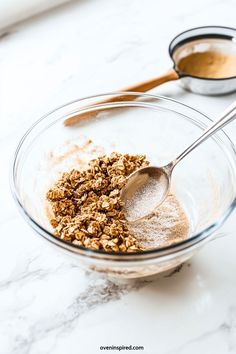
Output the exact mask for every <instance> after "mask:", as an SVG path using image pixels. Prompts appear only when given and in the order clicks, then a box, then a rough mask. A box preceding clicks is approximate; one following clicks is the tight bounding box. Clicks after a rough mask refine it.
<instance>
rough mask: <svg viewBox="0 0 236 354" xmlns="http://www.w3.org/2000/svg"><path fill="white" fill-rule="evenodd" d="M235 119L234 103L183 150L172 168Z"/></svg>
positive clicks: (235, 102)
mask: <svg viewBox="0 0 236 354" xmlns="http://www.w3.org/2000/svg"><path fill="white" fill-rule="evenodd" d="M235 118H236V101H234V102H233V103H232V104H231V105H230V106H229V107H228V108H226V110H225V111H224V112H223V113H222V114H221V115H220V117H219V118H218V119H216V120H215V121H214V122H212V124H211V125H210V126H209V127H208V128H207V129H206V130H205V131H204V132H203V134H202V135H200V136H199V138H198V139H197V140H195V142H194V143H192V144H191V145H190V146H189V147H188V148H187V149H186V150H184V151H183V152H182V153H181V154H180V155H179V156H178V157H177V158H176V159H175V161H174V162H173V166H172V167H174V166H175V165H176V164H177V163H178V162H179V161H181V160H182V159H183V158H184V157H185V156H186V155H188V154H189V153H190V152H191V151H193V150H194V149H195V148H196V147H197V146H199V145H200V144H201V143H203V142H204V141H205V140H206V139H208V138H209V137H210V136H212V135H213V134H214V133H216V132H217V131H218V130H219V129H222V128H223V127H224V126H225V125H227V124H228V123H230V122H232V121H233V120H234V119H235Z"/></svg>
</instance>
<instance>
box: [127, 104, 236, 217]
mask: <svg viewBox="0 0 236 354" xmlns="http://www.w3.org/2000/svg"><path fill="white" fill-rule="evenodd" d="M235 118H236V101H235V102H233V103H232V104H231V105H230V106H229V107H228V108H227V109H226V110H225V111H224V112H223V113H222V114H221V115H220V117H219V118H218V119H217V120H215V121H214V122H213V123H212V124H211V125H210V126H209V127H208V128H207V129H206V130H205V131H204V132H203V134H202V135H200V137H199V138H198V139H197V140H196V141H195V142H193V143H192V144H191V145H190V146H189V147H188V148H187V149H185V150H184V151H183V152H182V153H181V154H180V155H179V156H178V157H177V158H176V159H175V160H173V161H172V162H170V163H168V165H166V166H163V167H157V166H148V167H143V168H140V169H138V170H137V171H135V172H133V173H132V174H131V175H130V176H129V177H128V178H127V183H126V184H125V186H124V188H123V189H122V191H121V199H122V201H123V202H124V211H125V214H126V217H127V219H128V220H129V221H135V220H139V219H142V218H143V217H146V216H148V215H150V214H152V213H153V211H154V209H156V207H157V206H159V205H160V204H161V203H162V202H163V201H164V199H165V198H166V196H167V194H168V192H169V189H170V184H171V175H172V172H173V169H174V168H175V166H176V165H177V164H178V163H179V162H180V161H181V160H182V159H183V158H184V157H185V156H187V155H188V154H189V153H190V152H191V151H193V150H194V149H195V148H196V147H197V146H199V145H200V144H201V143H203V142H204V141H205V140H206V139H208V138H209V137H211V136H212V135H213V134H214V133H216V132H217V131H218V130H219V129H222V128H223V127H224V126H225V125H226V124H228V123H230V122H231V121H233V120H234V119H235Z"/></svg>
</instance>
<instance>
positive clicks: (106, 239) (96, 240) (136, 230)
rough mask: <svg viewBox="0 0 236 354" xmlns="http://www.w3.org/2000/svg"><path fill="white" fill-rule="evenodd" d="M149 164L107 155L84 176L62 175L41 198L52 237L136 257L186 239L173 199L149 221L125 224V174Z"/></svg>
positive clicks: (92, 163) (179, 210) (185, 222)
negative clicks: (48, 212) (46, 206)
mask: <svg viewBox="0 0 236 354" xmlns="http://www.w3.org/2000/svg"><path fill="white" fill-rule="evenodd" d="M148 164H149V162H148V161H147V160H146V158H145V156H143V155H134V156H132V155H128V154H126V155H122V154H119V153H112V154H111V155H110V156H101V157H99V158H96V159H94V160H91V161H90V162H89V167H88V169H86V170H84V171H78V170H72V171H70V172H67V173H64V174H63V175H62V177H61V178H60V179H59V180H58V181H57V182H56V183H55V184H54V185H53V187H52V188H51V189H50V190H49V191H48V192H47V195H46V197H47V200H48V202H49V206H50V208H51V215H53V217H52V218H50V222H51V225H52V226H53V228H54V233H55V235H56V236H57V237H59V238H61V239H63V240H65V241H68V242H72V243H73V244H75V245H79V246H84V247H87V248H91V249H96V250H99V249H100V250H105V251H107V252H139V251H141V250H144V249H150V248H156V247H163V246H165V245H166V244H167V243H168V242H169V243H173V242H178V241H180V240H182V239H185V238H187V235H188V230H189V223H188V220H187V217H186V215H185V213H184V211H183V209H182V208H181V206H180V205H179V203H178V201H177V200H176V198H175V197H174V196H173V195H170V196H168V197H167V199H166V201H165V202H164V203H163V204H162V205H161V206H160V207H159V208H158V209H157V210H156V211H155V213H154V215H153V216H152V217H151V218H146V219H144V220H142V221H137V222H136V223H133V224H132V225H131V224H129V223H128V221H127V220H126V218H125V215H124V212H123V203H122V201H121V198H120V192H121V189H122V188H123V186H124V184H125V181H126V177H127V176H128V175H129V174H131V173H132V172H134V171H135V170H137V169H139V168H140V167H144V166H147V165H148Z"/></svg>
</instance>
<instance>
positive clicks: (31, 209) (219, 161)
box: [11, 93, 236, 278]
mask: <svg viewBox="0 0 236 354" xmlns="http://www.w3.org/2000/svg"><path fill="white" fill-rule="evenodd" d="M119 95H120V93H115V94H106V95H100V96H93V97H88V98H84V99H81V100H77V101H74V102H71V103H69V104H67V105H64V106H62V107H59V108H57V109H55V110H54V111H52V112H50V113H49V114H47V115H45V116H44V117H42V118H41V119H39V120H38V121H37V122H36V123H35V124H34V125H33V126H32V127H31V128H30V129H29V130H28V131H27V132H26V134H25V135H24V136H23V138H22V139H21V141H20V143H19V145H18V147H17V150H16V153H15V158H14V163H13V166H12V173H11V184H12V191H13V195H14V198H15V200H16V203H17V205H18V206H19V209H20V211H21V212H22V215H23V216H24V218H25V219H26V221H27V222H28V223H29V224H30V226H31V227H32V228H33V229H34V230H35V231H36V232H37V233H38V234H39V235H40V236H42V237H43V238H44V239H46V240H48V241H50V242H51V243H52V244H53V245H54V246H55V248H57V249H60V250H62V251H64V252H68V253H69V254H70V255H71V256H72V255H73V256H75V257H76V258H77V259H78V262H80V264H81V266H84V267H85V268H87V269H89V270H95V271H97V272H100V273H103V274H106V275H111V276H117V277H121V278H122V277H123V278H137V277H143V276H148V275H153V274H156V273H159V272H163V271H166V270H168V269H171V268H173V267H175V266H177V265H179V264H180V263H182V262H184V261H186V260H187V259H188V258H190V257H191V256H192V255H193V254H194V253H195V252H196V251H197V250H198V249H199V247H200V246H202V245H203V244H204V243H205V242H207V241H208V240H210V239H211V237H212V235H213V233H214V232H215V231H216V230H217V229H218V228H219V227H220V226H221V225H222V224H223V222H224V221H225V220H226V218H227V217H228V216H229V214H230V213H231V211H232V210H233V208H234V206H235V201H236V199H235V195H236V194H235V190H236V189H235V186H236V184H235V182H236V153H235V149H234V146H233V144H232V142H231V141H230V139H229V138H228V136H227V135H226V134H225V133H224V132H223V131H220V132H218V133H217V134H216V135H215V136H214V137H212V138H210V139H209V140H208V141H206V142H205V143H204V144H202V145H201V146H200V147H198V148H197V149H196V150H195V151H194V152H192V153H191V154H190V155H189V156H187V157H186V158H185V159H184V160H183V161H182V162H181V163H180V164H179V165H178V166H177V167H176V170H175V171H174V174H173V179H172V190H173V191H174V193H175V194H176V195H177V197H178V199H179V201H180V202H181V204H182V206H183V207H184V209H185V211H186V213H187V215H188V218H189V220H190V223H191V231H190V234H189V237H188V239H186V240H185V241H182V242H179V243H178V244H174V245H171V246H169V247H165V248H159V249H154V250H148V251H144V252H140V253H138V254H137V253H136V254H111V253H110V254H109V253H105V252H102V251H96V250H90V249H85V248H83V247H79V246H75V245H73V244H71V243H68V242H66V241H63V240H61V239H58V238H57V237H55V236H54V235H53V230H52V227H51V226H50V224H49V219H48V209H47V205H46V200H45V193H46V191H47V189H48V188H49V186H51V184H52V183H53V182H54V181H55V180H56V179H57V178H58V177H59V175H60V173H61V172H63V171H66V170H69V169H71V168H79V166H80V165H81V163H83V162H84V161H87V160H89V159H91V158H93V157H95V156H98V155H100V154H101V153H111V152H112V151H118V152H121V153H129V154H137V153H139V154H146V155H147V157H148V159H149V160H150V161H151V163H152V164H156V165H162V164H166V163H167V162H169V161H171V160H172V159H174V158H175V157H176V156H177V155H178V154H179V153H180V152H181V151H182V150H183V149H184V148H185V147H186V146H187V145H188V144H190V143H191V142H192V141H193V140H194V139H195V138H196V137H197V136H198V135H199V134H200V133H201V132H202V130H203V129H204V128H205V127H206V126H207V125H209V123H210V119H209V118H208V117H206V116H205V115H204V114H202V113H200V112H199V111H197V110H195V109H193V108H191V107H188V106H186V105H184V104H182V103H179V102H177V101H174V100H171V99H168V98H164V97H158V96H153V95H147V94H137V93H128V94H127V93H126V96H127V97H126V101H124V102H121V101H119ZM108 98H112V99H113V100H115V102H112V103H111V102H110V103H106V104H105V103H101V101H102V100H104V99H108ZM134 98H135V100H134ZM98 102H100V103H98ZM99 111H100V112H99ZM84 112H87V113H88V114H89V117H87V119H84V120H82V121H81V122H80V123H77V124H76V125H73V126H70V127H68V126H65V125H64V124H63V122H64V120H65V118H69V117H72V116H74V115H76V114H78V113H84ZM95 113H96V116H95ZM88 139H91V140H92V143H91V142H89V141H88ZM45 247H46V245H45Z"/></svg>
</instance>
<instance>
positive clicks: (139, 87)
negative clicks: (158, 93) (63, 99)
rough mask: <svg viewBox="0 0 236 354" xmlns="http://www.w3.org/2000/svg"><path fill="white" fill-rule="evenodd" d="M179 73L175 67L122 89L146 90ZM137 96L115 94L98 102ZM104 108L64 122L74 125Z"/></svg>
mask: <svg viewBox="0 0 236 354" xmlns="http://www.w3.org/2000/svg"><path fill="white" fill-rule="evenodd" d="M178 79H179V75H178V74H177V72H176V71H175V70H173V69H171V70H169V71H167V72H166V73H165V74H162V75H160V76H158V77H155V78H154V79H151V80H147V81H143V82H141V83H138V84H135V85H132V86H129V87H126V88H125V89H123V90H121V91H122V92H130V91H131V92H146V91H148V90H151V89H153V88H154V87H157V86H159V85H161V84H164V83H165V82H167V81H172V80H178ZM136 98H137V96H135V95H134V96H131V95H120V96H115V97H112V98H109V99H107V100H104V101H100V102H97V104H104V103H112V102H119V101H126V100H129V101H131V100H135V99H136ZM103 110H106V108H101V109H98V110H95V111H93V112H85V113H80V114H77V115H75V116H73V117H70V118H67V119H65V121H64V124H65V125H67V126H69V125H73V124H75V123H78V122H80V121H81V120H83V119H86V118H88V117H91V116H95V115H96V114H97V113H98V112H101V111H103Z"/></svg>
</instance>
